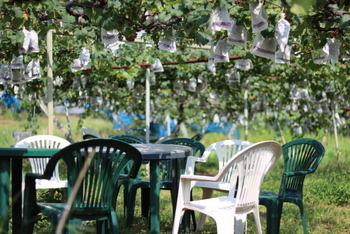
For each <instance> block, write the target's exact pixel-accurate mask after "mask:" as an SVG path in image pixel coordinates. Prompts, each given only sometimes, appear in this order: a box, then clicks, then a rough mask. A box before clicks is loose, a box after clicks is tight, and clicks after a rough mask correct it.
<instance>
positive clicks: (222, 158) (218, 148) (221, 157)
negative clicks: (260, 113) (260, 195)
mask: <svg viewBox="0 0 350 234" xmlns="http://www.w3.org/2000/svg"><path fill="white" fill-rule="evenodd" d="M252 144H253V143H251V142H249V141H243V140H224V141H218V142H215V143H213V144H211V145H210V146H208V147H207V148H206V149H205V151H204V153H203V155H202V157H200V158H199V157H188V159H187V164H186V174H188V175H193V174H194V168H195V163H196V162H202V163H205V162H206V161H207V159H208V158H209V155H210V154H211V153H212V152H213V151H214V152H215V153H216V156H217V159H218V162H219V168H218V169H219V170H221V169H222V168H223V167H224V166H225V164H226V163H227V161H229V160H230V159H231V157H233V156H234V155H235V154H237V153H238V152H239V151H241V150H242V149H244V148H246V147H247V146H250V145H252ZM233 169H234V168H233V167H231V168H229V169H228V172H227V174H226V175H224V176H223V177H222V179H221V180H220V181H217V182H207V181H197V182H193V186H195V187H201V188H202V190H203V195H202V199H206V198H211V197H212V195H213V192H214V190H217V191H225V192H228V190H229V187H230V179H231V175H232V173H233ZM205 219H206V215H205V214H203V213H201V214H200V215H199V217H198V224H197V231H199V230H202V229H203V226H204V223H205Z"/></svg>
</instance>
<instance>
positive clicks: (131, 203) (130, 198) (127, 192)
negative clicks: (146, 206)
mask: <svg viewBox="0 0 350 234" xmlns="http://www.w3.org/2000/svg"><path fill="white" fill-rule="evenodd" d="M136 191H137V188H135V187H133V183H132V182H128V183H125V187H124V215H125V216H126V226H127V227H130V226H131V224H132V222H133V219H134V211H135V200H136Z"/></svg>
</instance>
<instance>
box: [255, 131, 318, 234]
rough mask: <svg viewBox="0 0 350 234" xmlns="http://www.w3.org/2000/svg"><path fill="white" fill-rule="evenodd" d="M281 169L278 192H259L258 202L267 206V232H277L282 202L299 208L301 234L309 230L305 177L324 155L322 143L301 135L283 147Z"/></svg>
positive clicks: (274, 233) (275, 233)
mask: <svg viewBox="0 0 350 234" xmlns="http://www.w3.org/2000/svg"><path fill="white" fill-rule="evenodd" d="M282 148H283V159H284V172H283V176H282V181H281V185H280V191H279V193H272V192H266V191H261V192H260V195H259V204H260V205H263V206H265V207H266V210H267V212H266V216H267V218H266V219H267V220H266V222H267V229H266V232H267V233H268V234H277V233H279V229H280V220H281V215H282V208H283V203H284V202H290V203H294V204H296V205H297V206H298V207H299V209H300V214H301V220H302V225H303V230H304V233H308V231H307V227H306V219H305V212H304V202H303V187H304V179H305V176H306V175H308V174H310V173H313V172H315V170H316V168H317V167H318V165H319V164H320V162H321V161H322V159H323V156H324V152H325V150H324V147H323V145H322V144H321V143H320V142H319V141H317V140H315V139H311V138H300V139H297V140H293V141H291V142H288V143H287V144H285V145H283V146H282Z"/></svg>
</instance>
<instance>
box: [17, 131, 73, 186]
mask: <svg viewBox="0 0 350 234" xmlns="http://www.w3.org/2000/svg"><path fill="white" fill-rule="evenodd" d="M70 144H71V143H70V142H69V141H67V140H66V139H63V138H61V137H58V136H52V135H35V136H31V137H27V138H25V139H23V140H21V141H19V142H17V143H16V144H15V145H14V147H15V148H50V149H62V148H64V147H66V146H68V145H70ZM48 161H49V158H29V162H30V165H31V167H32V172H33V173H38V174H43V173H44V171H45V168H46V164H47V163H48ZM53 177H54V178H55V179H56V180H59V171H58V165H57V168H56V170H55V171H54V176H53Z"/></svg>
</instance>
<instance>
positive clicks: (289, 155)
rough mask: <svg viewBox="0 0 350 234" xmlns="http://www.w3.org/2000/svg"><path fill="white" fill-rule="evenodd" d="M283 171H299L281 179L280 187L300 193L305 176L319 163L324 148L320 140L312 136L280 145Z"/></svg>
mask: <svg viewBox="0 0 350 234" xmlns="http://www.w3.org/2000/svg"><path fill="white" fill-rule="evenodd" d="M282 148H283V159H284V172H285V173H292V172H301V173H298V175H295V176H288V177H285V178H283V179H282V184H281V189H283V190H284V192H286V191H293V192H297V193H299V194H301V193H302V190H303V184H304V179H305V176H306V175H307V174H309V173H313V172H314V171H315V170H316V168H317V167H318V165H319V164H320V163H321V161H322V159H323V156H324V152H325V149H324V147H323V145H322V143H321V142H319V141H317V140H315V139H312V138H300V139H296V140H293V141H290V142H288V143H286V144H284V145H283V146H282Z"/></svg>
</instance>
